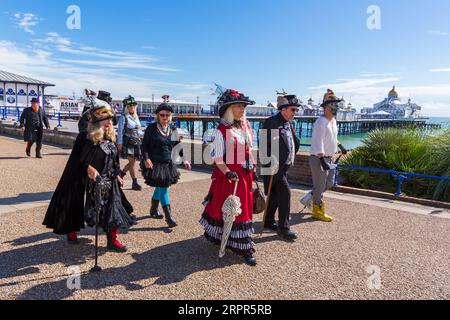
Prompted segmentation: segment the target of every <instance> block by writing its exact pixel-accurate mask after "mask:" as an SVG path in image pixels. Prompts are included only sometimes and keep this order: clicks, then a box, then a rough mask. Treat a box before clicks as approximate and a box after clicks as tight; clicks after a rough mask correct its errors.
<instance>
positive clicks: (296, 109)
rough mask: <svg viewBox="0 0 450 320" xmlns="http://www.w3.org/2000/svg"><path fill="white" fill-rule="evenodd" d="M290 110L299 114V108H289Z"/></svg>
mask: <svg viewBox="0 0 450 320" xmlns="http://www.w3.org/2000/svg"><path fill="white" fill-rule="evenodd" d="M289 110H291V112H298V108H289Z"/></svg>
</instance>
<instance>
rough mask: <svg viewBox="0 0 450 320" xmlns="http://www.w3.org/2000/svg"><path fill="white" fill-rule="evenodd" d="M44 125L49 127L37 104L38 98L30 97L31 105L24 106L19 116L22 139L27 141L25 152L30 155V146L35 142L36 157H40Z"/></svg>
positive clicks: (43, 112) (43, 113)
mask: <svg viewBox="0 0 450 320" xmlns="http://www.w3.org/2000/svg"><path fill="white" fill-rule="evenodd" d="M44 125H45V127H46V128H47V129H50V124H49V122H48V118H47V115H46V114H45V111H44V109H43V108H41V107H40V106H39V99H37V98H33V99H31V107H29V108H25V109H24V110H23V112H22V115H21V116H20V128H21V129H22V128H24V127H25V132H24V141H25V142H26V143H27V147H26V154H27V156H28V157H31V147H32V146H33V144H34V143H36V158H39V159H41V158H42V155H41V149H42V136H43V134H44Z"/></svg>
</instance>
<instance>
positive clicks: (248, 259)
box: [244, 253, 256, 267]
mask: <svg viewBox="0 0 450 320" xmlns="http://www.w3.org/2000/svg"><path fill="white" fill-rule="evenodd" d="M244 259H245V264H247V265H248V266H250V267H254V266H256V258H255V254H253V253H249V254H247V255H245V256H244Z"/></svg>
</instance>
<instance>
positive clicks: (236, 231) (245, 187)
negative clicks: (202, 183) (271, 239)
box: [200, 166, 255, 255]
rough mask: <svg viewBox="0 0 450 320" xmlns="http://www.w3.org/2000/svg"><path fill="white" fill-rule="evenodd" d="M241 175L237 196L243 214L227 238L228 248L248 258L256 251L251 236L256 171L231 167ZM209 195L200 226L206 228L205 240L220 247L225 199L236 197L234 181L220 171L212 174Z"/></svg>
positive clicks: (252, 231)
mask: <svg viewBox="0 0 450 320" xmlns="http://www.w3.org/2000/svg"><path fill="white" fill-rule="evenodd" d="M229 167H231V168H230V170H232V171H234V172H236V173H237V174H238V176H239V182H238V188H237V192H236V196H237V197H239V199H240V200H241V210H242V213H241V215H239V216H238V217H236V221H235V222H234V224H233V227H232V229H231V235H230V238H229V239H228V243H227V248H229V249H231V250H232V251H234V252H236V253H238V254H241V255H246V254H250V253H253V252H255V250H254V248H253V247H254V243H253V240H252V239H251V235H252V234H253V233H254V229H253V222H252V220H253V192H252V191H253V172H252V171H247V170H245V169H243V168H242V166H239V167H240V168H232V167H233V166H229ZM212 179H213V181H212V184H211V188H210V193H211V194H212V199H211V200H210V201H209V203H208V204H207V206H206V208H205V211H204V213H203V215H202V219H201V220H200V224H201V225H202V226H203V227H204V229H205V237H206V238H207V239H208V240H210V241H212V242H214V243H216V244H220V242H221V239H222V234H223V212H222V206H223V204H224V202H225V200H226V199H227V198H228V197H229V196H230V195H232V194H233V191H234V186H235V182H231V183H230V181H229V180H228V179H227V178H226V177H225V175H224V174H223V173H222V172H221V171H220V170H219V169H218V168H216V170H215V171H214V173H213V176H212Z"/></svg>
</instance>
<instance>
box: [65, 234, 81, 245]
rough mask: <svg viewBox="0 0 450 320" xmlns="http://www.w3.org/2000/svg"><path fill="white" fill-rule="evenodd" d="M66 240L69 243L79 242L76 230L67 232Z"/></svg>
mask: <svg viewBox="0 0 450 320" xmlns="http://www.w3.org/2000/svg"><path fill="white" fill-rule="evenodd" d="M67 242H68V243H69V244H79V243H80V240H78V235H77V233H76V232H70V233H69V234H67Z"/></svg>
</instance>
